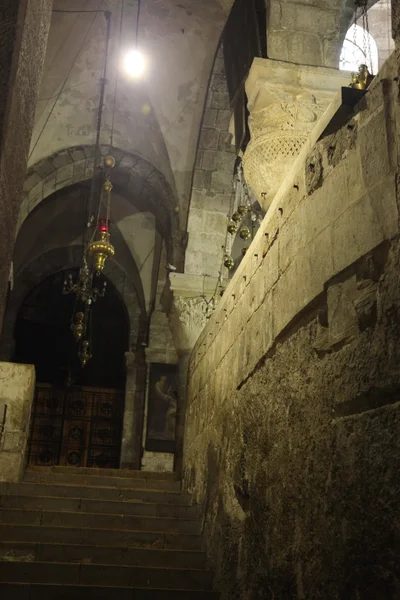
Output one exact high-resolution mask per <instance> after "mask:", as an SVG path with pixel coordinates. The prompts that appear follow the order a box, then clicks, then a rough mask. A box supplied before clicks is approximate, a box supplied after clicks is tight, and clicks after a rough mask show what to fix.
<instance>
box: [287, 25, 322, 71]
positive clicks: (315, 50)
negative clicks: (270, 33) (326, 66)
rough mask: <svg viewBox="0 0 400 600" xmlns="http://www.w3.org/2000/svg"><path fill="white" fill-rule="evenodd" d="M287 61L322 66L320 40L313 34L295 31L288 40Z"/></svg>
mask: <svg viewBox="0 0 400 600" xmlns="http://www.w3.org/2000/svg"><path fill="white" fill-rule="evenodd" d="M287 42H288V60H289V61H290V62H293V63H295V62H297V63H300V64H303V65H316V66H318V65H322V64H323V54H322V39H321V38H320V37H319V36H318V35H314V34H313V33H303V32H300V31H296V32H294V33H292V34H291V35H290V36H289V37H288V38H287Z"/></svg>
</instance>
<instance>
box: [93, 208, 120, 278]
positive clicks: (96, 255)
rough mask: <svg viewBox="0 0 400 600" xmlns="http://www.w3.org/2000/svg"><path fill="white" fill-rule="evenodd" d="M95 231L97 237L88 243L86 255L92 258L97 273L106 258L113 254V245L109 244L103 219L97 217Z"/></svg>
mask: <svg viewBox="0 0 400 600" xmlns="http://www.w3.org/2000/svg"><path fill="white" fill-rule="evenodd" d="M97 231H98V235H99V239H98V240H96V241H94V242H91V243H90V244H89V247H88V255H89V256H91V257H92V258H93V265H94V269H95V272H96V274H99V273H102V271H103V270H104V265H105V262H106V260H107V258H110V257H111V256H114V254H115V249H114V246H113V245H112V244H110V234H109V232H108V224H107V223H106V220H105V219H99V224H98V228H97Z"/></svg>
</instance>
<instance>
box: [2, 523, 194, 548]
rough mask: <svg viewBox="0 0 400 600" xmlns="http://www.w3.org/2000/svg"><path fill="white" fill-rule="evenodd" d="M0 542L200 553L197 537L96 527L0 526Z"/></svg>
mask: <svg viewBox="0 0 400 600" xmlns="http://www.w3.org/2000/svg"><path fill="white" fill-rule="evenodd" d="M0 539H1V540H13V541H15V542H39V543H50V544H51V543H64V544H84V545H88V546H97V545H100V546H104V545H107V546H112V547H114V546H118V547H119V546H123V547H128V546H134V547H136V548H147V549H151V548H156V549H175V550H178V549H179V550H201V549H202V539H201V536H200V535H197V534H185V533H162V532H148V531H128V530H118V529H101V528H99V527H98V526H95V528H93V527H55V526H45V525H26V524H15V523H12V524H11V523H0Z"/></svg>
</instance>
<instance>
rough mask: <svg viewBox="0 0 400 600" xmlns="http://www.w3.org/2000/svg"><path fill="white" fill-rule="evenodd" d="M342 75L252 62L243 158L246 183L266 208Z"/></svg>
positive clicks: (345, 76) (344, 76) (271, 62)
mask: <svg viewBox="0 0 400 600" xmlns="http://www.w3.org/2000/svg"><path fill="white" fill-rule="evenodd" d="M348 83H349V76H348V73H344V74H343V72H341V71H339V70H336V69H328V68H325V67H310V66H303V65H295V64H290V63H282V62H279V61H274V60H269V59H262V58H256V59H255V60H254V63H253V66H252V68H251V70H250V74H249V77H248V79H247V82H246V93H247V97H248V109H249V112H250V117H249V128H250V134H251V140H250V143H249V145H248V146H247V149H246V152H245V154H244V158H243V167H244V173H245V177H246V181H247V183H248V184H249V185H250V186H251V188H252V190H253V192H254V194H255V195H256V197H257V199H258V200H259V202H260V204H261V205H262V207H263V208H264V209H265V210H266V209H267V208H268V207H269V205H270V204H271V202H272V200H273V198H274V196H275V194H276V192H277V191H278V188H279V186H280V184H281V183H282V181H283V179H284V177H285V175H286V174H287V172H288V170H290V168H291V166H292V165H293V163H294V161H295V160H296V158H297V156H298V154H299V153H300V150H301V148H302V147H303V145H304V143H305V141H306V140H307V138H308V136H309V134H310V133H311V131H312V129H313V128H314V127H315V125H316V123H317V121H318V119H319V118H320V117H321V116H322V114H323V113H324V112H325V110H326V109H327V108H328V106H329V104H330V103H331V102H332V100H333V98H334V97H335V95H336V94H337V92H338V91H339V89H340V87H342V86H344V85H348Z"/></svg>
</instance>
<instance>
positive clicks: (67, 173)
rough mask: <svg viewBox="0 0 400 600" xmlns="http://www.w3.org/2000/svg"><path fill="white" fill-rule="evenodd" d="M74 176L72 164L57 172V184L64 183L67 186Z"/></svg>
mask: <svg viewBox="0 0 400 600" xmlns="http://www.w3.org/2000/svg"><path fill="white" fill-rule="evenodd" d="M73 174H74V165H73V164H72V163H71V164H69V165H66V166H65V167H61V169H58V170H57V176H56V184H57V185H58V184H59V183H64V184H65V185H67V182H68V181H70V180H72V177H73Z"/></svg>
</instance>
